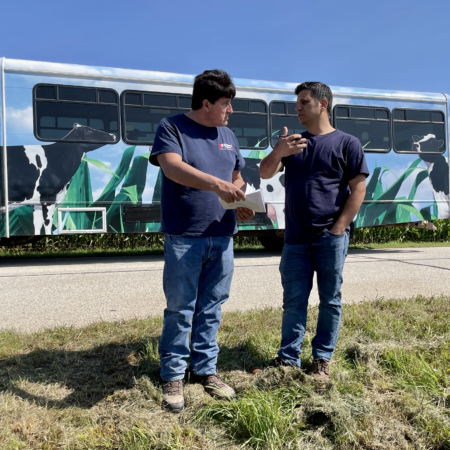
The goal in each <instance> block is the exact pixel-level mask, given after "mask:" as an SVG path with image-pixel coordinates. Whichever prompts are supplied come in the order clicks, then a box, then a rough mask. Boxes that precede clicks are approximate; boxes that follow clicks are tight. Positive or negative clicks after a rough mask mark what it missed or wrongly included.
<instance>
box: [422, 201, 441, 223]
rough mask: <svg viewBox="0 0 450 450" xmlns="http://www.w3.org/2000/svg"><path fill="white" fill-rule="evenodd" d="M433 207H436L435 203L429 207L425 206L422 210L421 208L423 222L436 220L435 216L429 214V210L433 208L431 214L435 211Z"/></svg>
mask: <svg viewBox="0 0 450 450" xmlns="http://www.w3.org/2000/svg"><path fill="white" fill-rule="evenodd" d="M435 205H436V203H433V204H431V205H429V206H425V207H424V208H422V209H421V210H420V213H421V214H422V217H423V220H437V216H436V214H433V213H432V212H431V208H433V212H434V211H436V208H435Z"/></svg>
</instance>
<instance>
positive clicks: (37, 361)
mask: <svg viewBox="0 0 450 450" xmlns="http://www.w3.org/2000/svg"><path fill="white" fill-rule="evenodd" d="M159 340H160V336H158V337H149V338H147V339H145V340H143V341H139V342H132V343H129V344H112V343H110V344H105V345H100V346H97V347H93V348H91V349H88V350H80V351H68V350H61V349H50V350H47V349H41V348H40V349H35V350H33V351H31V352H30V353H27V354H21V355H15V356H13V357H11V358H8V359H4V360H1V361H0V393H10V394H13V395H15V396H17V397H20V398H21V399H23V400H26V401H28V402H30V403H35V404H37V405H39V406H43V407H47V408H57V409H65V408H71V407H74V406H75V407H79V408H85V409H88V408H91V407H93V406H94V405H96V404H97V403H99V402H101V401H102V400H104V399H107V398H108V397H109V396H111V395H113V394H114V393H115V392H116V391H119V390H124V389H125V390H127V389H132V388H133V387H134V386H135V383H136V380H138V379H139V378H141V377H142V376H146V377H148V378H149V380H150V381H151V382H152V383H153V385H155V386H160V384H161V379H160V376H159V373H160V361H159V355H158V345H159ZM256 361H257V358H255V356H254V355H252V354H251V353H250V352H249V350H248V348H247V347H246V346H245V345H238V346H236V347H227V346H222V347H221V348H220V353H219V360H218V370H219V371H230V370H242V371H245V370H248V368H249V367H250V366H251V365H252V364H253V365H254V363H255V362H256ZM188 365H189V362H188ZM188 374H189V371H187V376H186V381H187V382H189V381H190V379H189V375H188Z"/></svg>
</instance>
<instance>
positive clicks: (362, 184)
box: [330, 174, 366, 234]
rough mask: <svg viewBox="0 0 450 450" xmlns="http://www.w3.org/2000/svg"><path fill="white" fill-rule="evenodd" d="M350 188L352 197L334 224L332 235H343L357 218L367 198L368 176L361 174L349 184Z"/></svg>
mask: <svg viewBox="0 0 450 450" xmlns="http://www.w3.org/2000/svg"><path fill="white" fill-rule="evenodd" d="M348 185H349V187H350V196H349V197H348V199H347V201H346V202H345V205H344V209H343V210H342V213H341V215H340V216H339V218H338V220H337V221H336V223H335V224H334V226H333V228H332V229H331V230H330V233H333V234H343V233H344V232H345V230H346V228H347V227H348V226H349V225H350V223H351V222H352V220H353V218H354V217H355V216H356V214H357V212H358V211H359V208H360V207H361V205H362V202H363V200H364V197H365V196H366V176H365V175H364V174H359V175H357V176H356V177H355V178H353V180H350V181H349V182H348Z"/></svg>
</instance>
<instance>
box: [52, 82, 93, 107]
mask: <svg viewBox="0 0 450 450" xmlns="http://www.w3.org/2000/svg"><path fill="white" fill-rule="evenodd" d="M58 100H69V101H74V102H92V103H95V102H96V101H97V89H85V88H78V87H62V86H60V87H58Z"/></svg>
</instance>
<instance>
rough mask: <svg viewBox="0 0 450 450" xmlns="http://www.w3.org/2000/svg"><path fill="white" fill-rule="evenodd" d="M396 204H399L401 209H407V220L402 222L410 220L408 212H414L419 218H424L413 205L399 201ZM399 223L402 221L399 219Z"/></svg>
mask: <svg viewBox="0 0 450 450" xmlns="http://www.w3.org/2000/svg"><path fill="white" fill-rule="evenodd" d="M398 206H399V209H400V208H401V209H402V210H406V211H408V220H403V223H404V222H411V216H410V213H411V214H414V215H415V216H416V217H417V218H418V219H419V220H425V219H424V217H423V214H422V213H421V212H420V211H419V210H418V209H416V208H415V207H414V206H413V205H409V204H405V203H400V204H399V205H398ZM399 223H402V222H400V221H399Z"/></svg>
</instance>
